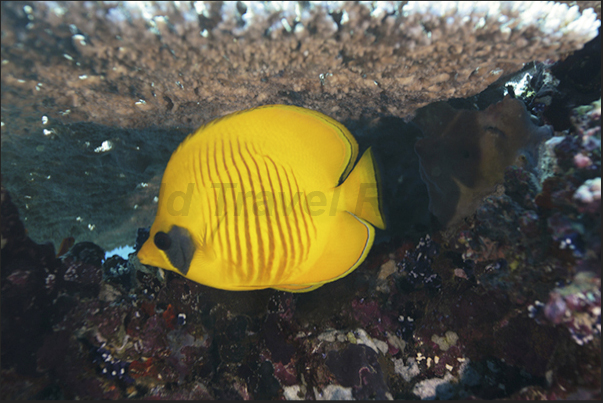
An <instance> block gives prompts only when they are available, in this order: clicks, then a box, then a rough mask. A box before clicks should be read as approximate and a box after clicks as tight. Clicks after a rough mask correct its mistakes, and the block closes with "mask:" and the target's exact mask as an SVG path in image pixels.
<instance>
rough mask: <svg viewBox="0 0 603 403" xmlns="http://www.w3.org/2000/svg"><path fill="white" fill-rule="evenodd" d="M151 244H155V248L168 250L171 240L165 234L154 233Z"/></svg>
mask: <svg viewBox="0 0 603 403" xmlns="http://www.w3.org/2000/svg"><path fill="white" fill-rule="evenodd" d="M153 242H155V246H157V247H158V248H159V249H161V250H168V249H169V248H170V246H172V239H171V238H170V236H169V235H168V234H166V233H165V232H158V233H156V234H155V238H153Z"/></svg>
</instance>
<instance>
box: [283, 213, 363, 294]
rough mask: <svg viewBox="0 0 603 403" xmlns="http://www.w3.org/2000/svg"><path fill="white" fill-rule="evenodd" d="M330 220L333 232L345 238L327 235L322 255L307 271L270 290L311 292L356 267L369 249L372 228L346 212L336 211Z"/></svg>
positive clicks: (343, 275) (345, 274)
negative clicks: (334, 230) (334, 229)
mask: <svg viewBox="0 0 603 403" xmlns="http://www.w3.org/2000/svg"><path fill="white" fill-rule="evenodd" d="M334 219H335V220H336V222H335V224H334V228H336V229H337V233H338V234H345V236H338V235H332V236H330V237H329V238H328V240H327V244H326V245H325V247H324V251H323V253H322V255H321V256H320V258H319V259H318V261H317V262H316V263H315V264H314V267H312V269H311V270H309V271H305V272H304V273H302V274H301V275H300V277H299V278H297V279H295V280H297V281H294V283H293V284H283V285H278V286H276V287H274V288H276V289H277V290H282V291H289V292H308V291H312V290H315V289H317V288H318V287H320V286H322V285H323V284H325V283H330V282H331V281H335V280H338V279H340V278H342V277H345V276H347V275H348V274H350V273H351V272H353V271H354V270H355V269H356V268H357V267H358V266H360V264H361V263H362V262H363V261H364V259H366V256H367V255H368V253H369V251H370V250H371V246H373V241H374V240H375V229H374V228H373V226H372V225H371V224H369V223H368V222H367V221H365V220H363V219H361V218H359V217H356V216H355V215H354V214H352V213H350V212H348V211H338V212H337V215H336V216H335V217H334Z"/></svg>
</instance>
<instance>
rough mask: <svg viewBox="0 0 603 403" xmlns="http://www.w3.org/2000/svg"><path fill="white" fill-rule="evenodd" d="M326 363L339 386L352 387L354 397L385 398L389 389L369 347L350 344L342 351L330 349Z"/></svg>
mask: <svg viewBox="0 0 603 403" xmlns="http://www.w3.org/2000/svg"><path fill="white" fill-rule="evenodd" d="M326 364H327V366H328V367H329V369H330V370H331V372H333V374H334V375H335V377H336V378H337V381H338V382H339V383H340V384H341V386H344V387H351V388H352V390H353V392H354V397H356V399H359V400H364V399H378V400H384V399H387V395H388V394H389V391H388V387H387V384H386V383H385V381H384V379H383V373H382V371H381V366H380V365H379V361H378V356H377V353H376V352H375V351H374V350H373V349H371V348H370V347H367V346H365V345H361V344H350V345H349V346H348V347H347V348H346V349H344V350H343V351H331V352H329V354H328V355H327V360H326Z"/></svg>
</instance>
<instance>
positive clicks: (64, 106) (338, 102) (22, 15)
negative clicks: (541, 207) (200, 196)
mask: <svg viewBox="0 0 603 403" xmlns="http://www.w3.org/2000/svg"><path fill="white" fill-rule="evenodd" d="M2 16H3V18H2V23H3V26H4V27H5V33H6V34H5V36H4V37H3V38H2V45H3V46H4V49H5V54H4V56H3V58H4V60H5V61H6V62H7V63H5V65H3V68H2V87H3V88H5V87H9V86H10V87H12V88H15V89H17V90H19V91H20V92H23V93H27V97H26V99H24V100H23V101H21V102H19V103H20V104H22V105H23V106H25V109H24V111H25V112H27V113H33V112H34V109H36V108H41V110H40V109H38V110H40V114H44V115H47V116H49V118H51V119H54V118H57V119H61V120H63V119H66V120H72V121H96V122H101V121H102V122H104V123H105V124H107V125H110V126H128V127H136V126H140V125H164V126H178V125H181V124H188V123H191V122H192V125H193V126H196V127H197V126H199V125H200V124H201V123H202V122H203V121H205V120H207V119H208V118H212V117H216V116H217V115H220V114H221V113H219V111H220V110H224V109H226V110H229V111H234V110H238V109H244V108H243V107H242V106H243V105H244V106H245V107H253V106H256V105H258V104H267V103H283V102H291V101H292V102H294V103H296V104H305V105H307V106H309V107H312V108H313V109H319V107H320V109H321V110H322V111H323V112H329V111H332V112H333V113H334V115H333V117H334V118H336V119H337V120H342V119H344V118H347V117H349V116H353V115H354V112H353V111H354V110H361V109H363V110H365V112H363V113H367V114H370V115H372V116H375V115H376V114H378V113H379V112H380V111H381V109H383V110H388V111H392V113H393V114H395V115H398V116H404V115H407V114H409V113H411V112H412V111H413V110H414V109H415V108H416V107H420V106H422V105H425V104H426V103H429V102H432V101H436V100H443V99H447V98H451V97H456V98H461V97H466V96H470V95H474V94H476V93H478V92H480V91H482V90H484V89H485V88H486V87H487V86H488V85H489V84H490V83H492V82H493V81H495V80H496V79H498V78H500V77H502V76H504V75H505V74H508V73H512V72H515V71H517V70H519V69H521V67H522V65H523V63H527V62H529V61H531V60H546V59H550V60H557V59H559V58H560V57H561V56H562V55H564V54H566V53H568V52H571V51H573V50H576V49H580V48H581V47H582V46H583V44H585V43H586V42H588V41H589V40H591V39H592V38H594V37H595V36H596V35H597V28H598V27H599V26H600V21H599V20H598V19H597V14H596V13H595V12H593V10H592V9H588V8H587V9H585V8H584V7H581V8H579V7H578V6H573V7H569V6H568V5H566V4H562V3H556V2H555V3H539V2H513V3H496V4H492V5H487V6H486V5H484V4H483V3H480V2H470V3H466V2H445V3H437V2H435V3H424V2H385V3H353V2H352V3H350V2H319V3H313V2H309V3H308V2H280V1H277V2H269V3H261V2H260V3H243V2H223V3H212V2H195V3H190V4H189V3H178V5H176V4H171V3H161V2H147V3H135V2H134V3H110V2H105V3H83V4H79V3H74V4H70V5H69V7H65V6H62V5H60V4H58V3H52V2H50V3H47V2H34V3H32V4H31V5H28V7H24V6H23V5H22V4H20V3H3V5H2ZM543 21H546V23H544V22H543ZM157 44H159V46H158V45H157ZM28 49H32V50H33V52H28ZM434 54H437V57H433V55H434ZM30 72H31V73H33V75H35V78H33V76H32V75H31V74H28V73H30ZM134 72H135V73H134ZM40 83H41V84H40ZM3 93H5V91H3ZM51 94H52V95H51ZM323 94H326V95H328V96H327V97H325V96H323ZM381 94H383V95H384V96H385V97H381V96H380V95H381ZM6 95H7V96H9V95H8V94H6ZM50 97H52V101H48V102H43V100H45V99H47V98H50ZM18 98H19V97H18V96H10V102H11V103H14V104H15V106H16V104H17V101H18ZM384 98H387V102H386V101H384V100H383V99H384ZM30 105H31V106H30ZM33 105H36V107H35V108H32V106H33ZM67 110H68V111H69V112H68V113H67V112H66V111H67ZM59 111H63V112H65V113H64V116H62V115H61V114H59ZM40 117H41V116H40ZM5 123H7V125H10V127H11V130H12V128H13V127H15V126H13V125H15V123H13V122H6V121H5ZM15 128H16V127H15Z"/></svg>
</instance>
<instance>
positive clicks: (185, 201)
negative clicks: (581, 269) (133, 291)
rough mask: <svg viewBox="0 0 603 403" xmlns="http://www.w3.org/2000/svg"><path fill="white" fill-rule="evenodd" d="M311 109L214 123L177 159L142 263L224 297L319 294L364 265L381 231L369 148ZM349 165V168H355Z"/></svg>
mask: <svg viewBox="0 0 603 403" xmlns="http://www.w3.org/2000/svg"><path fill="white" fill-rule="evenodd" d="M357 156H358V144H357V143H356V140H355V139H354V137H353V136H352V134H351V133H350V132H349V131H348V130H347V129H346V128H345V126H343V125H342V124H341V123H339V122H337V121H336V120H334V119H332V118H330V117H328V116H326V115H324V114H322V113H319V112H316V111H313V110H310V109H305V108H300V107H296V106H288V105H267V106H261V107H257V108H254V109H249V110H245V111H241V112H236V113H232V114H230V115H227V116H224V117H222V118H219V119H216V120H214V121H212V122H209V123H208V124H206V125H204V126H202V127H201V128H199V129H198V130H197V131H196V132H195V133H193V134H191V135H189V136H188V137H187V138H186V139H185V140H184V141H183V142H182V144H180V146H179V147H178V148H177V149H176V151H174V153H173V154H172V157H171V158H170V161H169V162H168V165H167V167H166V169H165V172H164V175H163V180H162V183H161V188H160V193H159V201H158V206H157V215H156V217H155V221H154V223H153V225H152V227H151V230H150V237H149V239H148V240H147V241H146V242H145V243H144V245H143V246H142V248H141V249H140V251H139V252H138V257H139V259H140V261H141V262H142V263H143V264H146V265H151V266H156V267H161V268H163V269H167V270H171V271H174V272H176V273H179V274H181V275H183V276H185V277H186V278H188V279H190V280H193V281H196V282H198V283H200V284H204V285H207V286H210V287H214V288H220V289H225V290H256V289H263V288H275V289H278V290H284V291H290V292H304V291H311V290H314V289H316V288H318V287H320V286H321V285H323V284H325V283H327V282H330V281H334V280H337V279H339V278H341V277H344V276H346V275H347V274H349V273H351V272H352V271H353V270H354V269H356V267H358V266H359V265H360V263H362V261H363V260H364V259H365V258H366V256H367V254H368V252H369V250H370V248H371V246H372V244H373V241H374V234H375V228H374V226H376V227H378V228H382V229H383V228H385V222H384V218H383V214H382V208H381V200H380V195H379V181H378V170H377V167H376V165H375V163H374V158H373V154H372V151H371V149H370V148H369V149H368V150H367V151H366V152H365V153H364V154H363V156H362V157H361V158H360V160H359V161H358V163H357V164H356V166H354V163H355V162H356V158H357ZM352 168H353V169H352Z"/></svg>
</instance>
